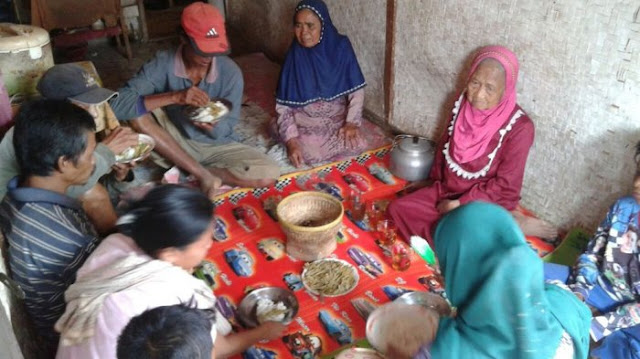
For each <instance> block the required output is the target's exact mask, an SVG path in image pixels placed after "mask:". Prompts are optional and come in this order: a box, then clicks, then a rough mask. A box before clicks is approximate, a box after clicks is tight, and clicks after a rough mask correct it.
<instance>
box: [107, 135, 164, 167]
mask: <svg viewBox="0 0 640 359" xmlns="http://www.w3.org/2000/svg"><path fill="white" fill-rule="evenodd" d="M155 146H156V141H154V140H153V138H151V136H147V135H144V134H138V144H137V145H135V146H131V147H128V148H127V149H126V150H124V151H122V152H121V153H119V154H117V155H116V163H131V162H135V161H140V160H142V159H144V158H145V157H147V156H148V155H149V154H150V153H151V151H153V148H154V147H155Z"/></svg>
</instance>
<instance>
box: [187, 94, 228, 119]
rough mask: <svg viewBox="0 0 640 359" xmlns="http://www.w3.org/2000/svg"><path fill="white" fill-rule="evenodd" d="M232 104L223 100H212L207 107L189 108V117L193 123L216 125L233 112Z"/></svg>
mask: <svg viewBox="0 0 640 359" xmlns="http://www.w3.org/2000/svg"><path fill="white" fill-rule="evenodd" d="M231 107H232V105H231V102H229V101H228V100H225V99H223V98H220V99H212V100H211V101H210V102H209V103H208V104H207V105H206V106H203V107H196V106H187V107H186V112H187V116H189V119H190V120H191V121H195V122H202V123H215V122H217V121H219V120H220V119H221V118H222V117H224V116H225V115H226V114H228V113H229V111H231Z"/></svg>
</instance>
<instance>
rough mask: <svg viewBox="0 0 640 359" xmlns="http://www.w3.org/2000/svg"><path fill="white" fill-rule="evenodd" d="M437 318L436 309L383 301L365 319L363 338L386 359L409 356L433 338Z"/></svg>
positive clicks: (436, 327) (407, 358)
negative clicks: (365, 337) (364, 334)
mask: <svg viewBox="0 0 640 359" xmlns="http://www.w3.org/2000/svg"><path fill="white" fill-rule="evenodd" d="M439 319H440V316H439V315H438V312H436V311H435V310H433V309H431V308H427V307H423V306H421V305H417V306H416V305H409V304H404V303H400V302H391V303H387V304H385V305H383V306H381V307H378V308H377V309H376V310H374V311H373V313H371V315H369V318H367V326H366V336H367V340H368V341H369V344H371V346H373V347H374V348H375V349H376V350H378V351H379V352H381V353H383V354H384V355H386V357H388V358H394V359H410V358H413V357H414V356H415V355H416V354H417V353H418V351H419V350H420V348H421V347H422V346H423V345H425V344H429V343H431V342H432V341H433V339H434V338H435V336H436V332H437V331H438V322H439Z"/></svg>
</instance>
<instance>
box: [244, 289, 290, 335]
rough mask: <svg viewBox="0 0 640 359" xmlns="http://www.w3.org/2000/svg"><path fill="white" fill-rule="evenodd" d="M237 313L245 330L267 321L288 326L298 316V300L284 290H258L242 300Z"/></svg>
mask: <svg viewBox="0 0 640 359" xmlns="http://www.w3.org/2000/svg"><path fill="white" fill-rule="evenodd" d="M237 313H238V319H239V320H240V322H241V323H242V324H244V326H245V327H247V328H255V327H257V326H259V325H260V324H263V323H265V322H269V321H271V322H281V323H284V324H289V323H291V321H292V320H293V318H294V317H295V316H296V315H297V314H298V300H297V299H296V296H295V295H294V294H293V292H291V291H290V290H287V289H284V288H280V287H264V288H259V289H255V290H252V291H251V292H249V294H247V295H246V296H245V297H244V298H242V301H241V302H240V305H239V306H238V311H237Z"/></svg>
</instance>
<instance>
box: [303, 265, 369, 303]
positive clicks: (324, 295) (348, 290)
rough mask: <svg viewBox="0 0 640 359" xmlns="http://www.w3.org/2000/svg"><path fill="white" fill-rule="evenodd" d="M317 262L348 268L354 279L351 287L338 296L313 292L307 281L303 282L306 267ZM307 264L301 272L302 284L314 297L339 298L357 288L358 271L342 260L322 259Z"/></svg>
mask: <svg viewBox="0 0 640 359" xmlns="http://www.w3.org/2000/svg"><path fill="white" fill-rule="evenodd" d="M318 262H338V263H340V264H342V265H343V266H346V267H348V268H349V270H350V271H351V273H352V274H353V277H354V278H355V281H354V283H353V286H352V287H351V288H348V289H347V290H346V291H344V292H342V293H338V294H324V293H320V292H318V291H317V290H315V289H314V288H311V287H310V286H309V285H308V284H307V281H306V280H305V278H306V274H307V266H308V265H309V264H311V263H318ZM309 264H305V268H304V270H303V271H302V275H301V278H302V284H303V285H304V287H305V288H306V289H307V290H308V291H309V292H311V293H313V294H315V295H321V296H323V297H339V296H342V295H345V294H347V293H349V292H351V291H352V290H354V289H355V288H356V287H357V286H358V282H359V281H360V275H359V274H358V270H357V269H356V267H354V266H352V265H351V264H350V263H349V262H347V261H345V260H342V259H337V258H324V259H319V260H317V261H313V262H309Z"/></svg>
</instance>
